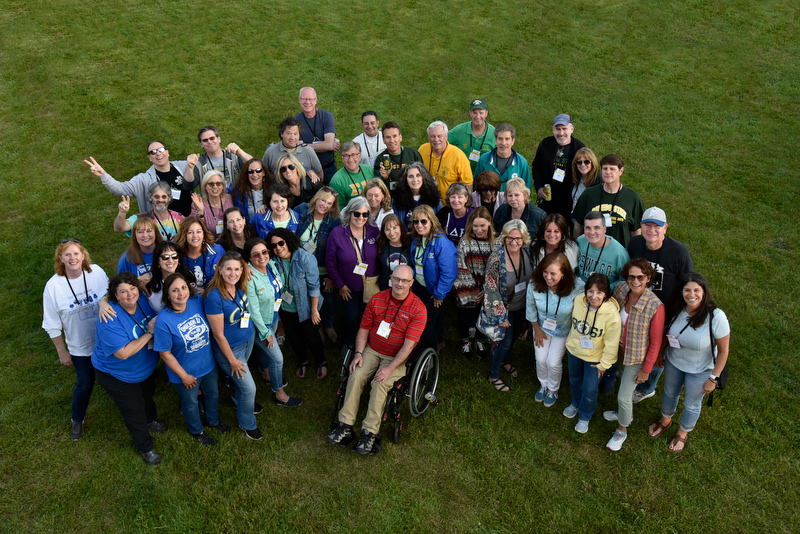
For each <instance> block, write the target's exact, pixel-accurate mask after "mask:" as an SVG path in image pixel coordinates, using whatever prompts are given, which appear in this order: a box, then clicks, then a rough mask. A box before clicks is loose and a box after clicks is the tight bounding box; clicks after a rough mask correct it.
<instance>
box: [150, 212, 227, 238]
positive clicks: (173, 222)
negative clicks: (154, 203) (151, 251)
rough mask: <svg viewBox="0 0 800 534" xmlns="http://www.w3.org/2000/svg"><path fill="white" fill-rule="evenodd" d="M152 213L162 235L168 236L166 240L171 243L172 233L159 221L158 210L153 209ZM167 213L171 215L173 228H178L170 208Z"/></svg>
mask: <svg viewBox="0 0 800 534" xmlns="http://www.w3.org/2000/svg"><path fill="white" fill-rule="evenodd" d="M150 211H151V212H152V213H153V218H154V219H155V220H156V222H157V223H158V226H159V227H161V233H162V234H164V235H165V236H166V238H167V241H169V240H170V239H172V234H171V233H169V232H167V229H166V228H164V225H163V224H161V219H159V218H158V214H156V210H155V208H153V209H152V210H150ZM167 213H168V214H169V220H170V221H172V227H173V228H177V227H178V225H177V224H175V219H173V218H172V211H170V209H169V208H167ZM212 213H213V212H212Z"/></svg>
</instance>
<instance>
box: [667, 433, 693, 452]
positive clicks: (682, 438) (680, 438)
mask: <svg viewBox="0 0 800 534" xmlns="http://www.w3.org/2000/svg"><path fill="white" fill-rule="evenodd" d="M688 437H689V434H686V435H685V436H681V435H680V434H675V437H674V438H672V441H670V442H669V450H670V451H672V452H681V451H682V450H684V449H685V448H686V439H687V438H688ZM678 443H680V444H681V448H680V449H678V450H675V446H676V445H677V444H678Z"/></svg>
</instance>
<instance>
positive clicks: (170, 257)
mask: <svg viewBox="0 0 800 534" xmlns="http://www.w3.org/2000/svg"><path fill="white" fill-rule="evenodd" d="M159 258H161V259H162V260H164V261H168V260H177V259H178V253H177V252H173V253H172V254H162V255H161V256H159Z"/></svg>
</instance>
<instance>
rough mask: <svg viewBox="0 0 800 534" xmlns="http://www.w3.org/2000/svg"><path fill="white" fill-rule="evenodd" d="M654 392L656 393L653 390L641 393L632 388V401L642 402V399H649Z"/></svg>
mask: <svg viewBox="0 0 800 534" xmlns="http://www.w3.org/2000/svg"><path fill="white" fill-rule="evenodd" d="M655 394H656V392H655V390H653V391H651V392H650V393H641V392H639V391H636V390H634V392H633V402H634V403H637V402H642V401H643V400H645V399H649V398H650V397H652V396H653V395H655Z"/></svg>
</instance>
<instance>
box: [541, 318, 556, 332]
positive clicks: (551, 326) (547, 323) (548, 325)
mask: <svg viewBox="0 0 800 534" xmlns="http://www.w3.org/2000/svg"><path fill="white" fill-rule="evenodd" d="M557 327H558V324H556V322H555V321H554V320H553V319H545V320H544V322H543V323H542V328H544V329H545V330H555V329H556V328H557Z"/></svg>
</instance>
